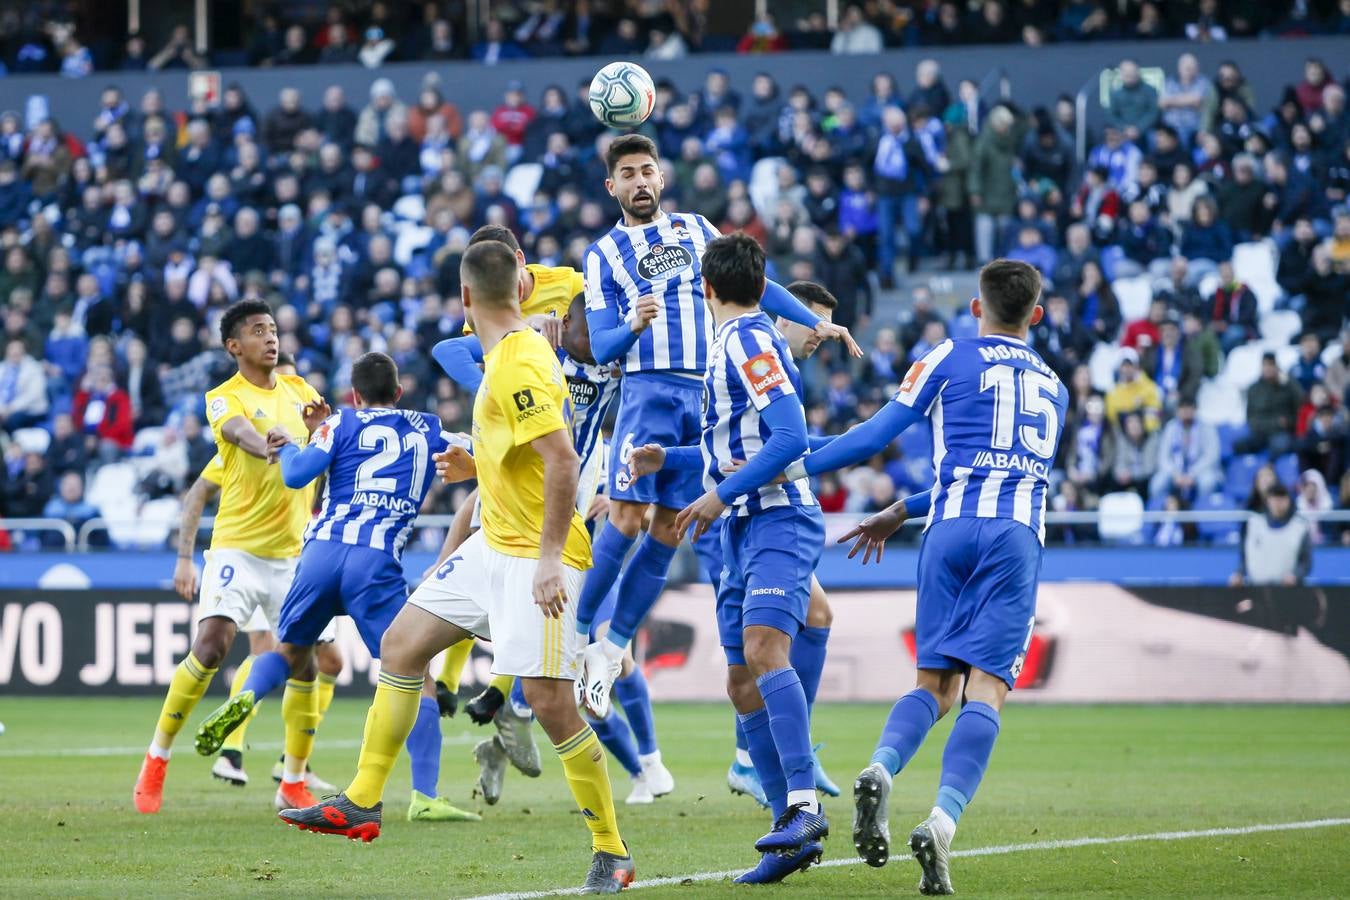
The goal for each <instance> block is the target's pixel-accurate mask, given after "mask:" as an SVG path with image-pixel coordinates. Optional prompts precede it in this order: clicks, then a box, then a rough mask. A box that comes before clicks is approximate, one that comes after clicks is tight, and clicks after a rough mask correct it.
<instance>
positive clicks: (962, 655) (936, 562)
mask: <svg viewBox="0 0 1350 900" xmlns="http://www.w3.org/2000/svg"><path fill="white" fill-rule="evenodd" d="M1041 549H1042V548H1041V542H1040V540H1039V539H1038V538H1037V536H1036V532H1034V531H1032V530H1031V529H1030V528H1028V527H1027V526H1025V525H1023V524H1021V523H1020V522H1014V521H1013V520H1012V519H975V518H961V519H945V520H943V521H940V522H936V523H934V524H933V525H932V527H930V528H929V529H928V531H927V533H926V534H925V535H924V538H923V545H922V547H921V548H920V549H919V602H918V608H917V611H916V613H915V617H914V618H915V623H914V639H915V647H916V651H917V653H916V655H917V657H918V659H917V662H918V666H919V668H920V669H964V668H969V667H973V668H976V669H981V670H983V671H985V672H988V673H989V674H990V675H997V676H998V677H999V678H1002V679H1003V680H1004V681H1006V682H1007V683H1008V687H1010V688H1011V687H1012V685H1013V682H1014V681H1016V680H1017V674H1018V672H1020V671H1021V668H1022V662H1023V661H1024V660H1025V658H1026V652H1027V646H1028V644H1029V643H1030V641H1031V627H1032V626H1033V625H1034V624H1035V623H1036V585H1037V582H1038V581H1039V580H1040V575H1041Z"/></svg>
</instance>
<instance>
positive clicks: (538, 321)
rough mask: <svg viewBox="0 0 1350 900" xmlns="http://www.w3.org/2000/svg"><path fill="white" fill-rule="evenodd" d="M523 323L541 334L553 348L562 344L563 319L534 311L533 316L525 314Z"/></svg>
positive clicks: (555, 348)
mask: <svg viewBox="0 0 1350 900" xmlns="http://www.w3.org/2000/svg"><path fill="white" fill-rule="evenodd" d="M525 324H526V325H528V326H530V327H531V328H533V329H534V330H535V331H537V332H539V333H540V334H542V335H543V336H544V337H545V338H546V339H547V340H548V344H549V346H550V347H552V348H553V349H554V350H557V349H558V348H559V347H561V346H562V338H563V320H562V319H560V318H558V317H557V316H546V315H544V314H543V313H536V314H535V315H533V316H526V317H525Z"/></svg>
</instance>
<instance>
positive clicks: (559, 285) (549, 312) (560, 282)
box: [464, 263, 586, 334]
mask: <svg viewBox="0 0 1350 900" xmlns="http://www.w3.org/2000/svg"><path fill="white" fill-rule="evenodd" d="M525 270H526V271H527V272H529V273H530V274H531V275H533V276H534V289H533V290H532V291H530V296H528V297H526V298H525V302H524V303H522V304H520V312H521V315H523V316H526V317H529V316H553V317H554V318H558V319H561V318H562V317H563V316H565V315H567V308H568V307H569V306H571V305H572V298H573V297H575V296H576V295H577V294H584V293H585V292H586V282H585V280H584V279H583V278H582V277H581V273H580V272H578V271H577V270H576V269H573V268H569V267H568V266H541V265H539V264H538V263H529V264H527V265H526V266H525ZM464 333H465V334H473V327H472V326H470V325H469V323H468V322H465V323H464Z"/></svg>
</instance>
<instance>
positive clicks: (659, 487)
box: [609, 373, 703, 509]
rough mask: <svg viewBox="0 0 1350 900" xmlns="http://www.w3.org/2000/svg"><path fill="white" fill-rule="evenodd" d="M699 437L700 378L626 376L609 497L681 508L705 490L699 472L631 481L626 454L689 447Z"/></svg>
mask: <svg viewBox="0 0 1350 900" xmlns="http://www.w3.org/2000/svg"><path fill="white" fill-rule="evenodd" d="M702 437H703V382H702V381H700V380H697V379H694V378H684V377H681V376H678V375H660V374H641V373H639V374H636V375H625V376H624V377H623V380H622V382H621V383H620V387H619V414H618V417H617V418H616V419H615V422H614V438H613V440H612V441H611V442H610V452H611V453H612V454H613V455H612V456H611V457H610V461H609V497H610V499H611V500H627V501H629V502H630V503H655V504H656V505H658V506H664V507H666V508H668V509H684V508H685V507H686V506H688V505H689V504H690V503H693V502H694V501H695V500H697V499H698V498H699V495H701V494H702V493H703V473H702V472H691V471H685V470H672V471H669V472H657V473H656V474H655V475H648V476H646V477H645V478H639V479H637V480H636V481H634V480H633V477H632V475H631V474H630V473H629V471H628V454H629V453H630V452H631V450H632V448H634V447H641V446H644V445H646V444H660V445H661V446H662V447H687V446H690V445H692V444H697V443H698V442H699V440H700V439H701V438H702Z"/></svg>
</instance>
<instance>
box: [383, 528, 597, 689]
mask: <svg viewBox="0 0 1350 900" xmlns="http://www.w3.org/2000/svg"><path fill="white" fill-rule="evenodd" d="M450 561H452V562H453V563H454V565H453V566H448V567H447V566H441V568H440V569H439V570H438V571H437V574H436V576H435V577H432V578H428V579H427V580H426V581H424V582H422V585H421V587H419V588H418V589H417V590H416V591H414V592H413V595H412V596H411V597H409V598H408V602H409V603H411V604H412V605H413V606H417V607H420V608H422V609H425V610H426V611H427V612H429V613H431V614H432V615H433V616H436V617H437V618H441V619H444V620H445V621H447V622H449V623H450V624H452V625H458V626H459V627H460V628H463V629H464V630H465V631H467V632H469V633H470V634H472V635H475V636H477V637H480V638H483V639H484V640H489V641H492V656H493V658H492V672H493V674H495V675H516V676H519V677H522V678H563V679H566V680H568V681H573V680H575V679H576V677H577V668H576V663H577V656H578V655H579V654H580V653H581V650H582V649H583V647H584V646H585V645H584V644H583V643H582V640H581V635H579V634H577V598H578V597H579V596H580V593H581V582H582V579H583V577H584V573H582V572H581V570H579V569H573V568H571V567H570V566H564V567H563V573H564V578H565V580H566V582H567V605H566V606H565V607H564V608H563V614H562V616H561V617H560V618H557V619H550V618H548V617H547V616H545V615H544V613H543V610H541V609H540V608H539V607H538V606H536V605H535V602H534V595H533V586H534V573H535V569H536V568H537V567H538V565H539V561H538V560H536V559H525V558H523V557H519V556H507V555H506V554H505V553H500V552H498V551H496V550H493V549H492V548H491V547H489V546H488V545H487V540H486V539H485V538H484V537H483V532H481V531H477V532H474V534H473V535H471V536H470V537H469V539H468V540H467V541H465V542H464V543H463V544H461V545H460V547H459V549H458V550H456V551H455V553H454V556H452V557H451V559H450Z"/></svg>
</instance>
